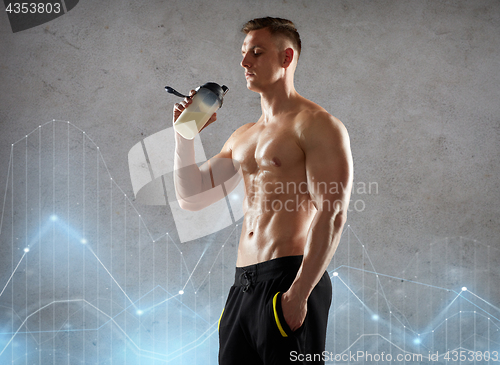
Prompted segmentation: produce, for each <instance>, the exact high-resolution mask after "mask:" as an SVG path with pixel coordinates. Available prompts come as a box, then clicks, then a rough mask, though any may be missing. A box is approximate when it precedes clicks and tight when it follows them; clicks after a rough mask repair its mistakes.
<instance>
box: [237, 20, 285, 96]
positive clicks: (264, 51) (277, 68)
mask: <svg viewBox="0 0 500 365" xmlns="http://www.w3.org/2000/svg"><path fill="white" fill-rule="evenodd" d="M241 54H242V56H243V60H242V61H241V66H242V67H243V68H244V69H245V78H246V80H247V88H248V89H250V90H252V91H256V92H260V91H264V90H265V89H266V86H269V85H272V84H273V83H274V82H276V81H277V80H279V78H280V77H281V76H282V75H283V67H281V63H280V52H279V50H278V47H277V45H276V42H275V40H274V39H273V38H272V36H271V33H270V32H269V30H267V29H265V28H264V29H259V30H252V31H251V32H249V33H248V34H247V36H246V37H245V40H244V42H243V46H242V47H241Z"/></svg>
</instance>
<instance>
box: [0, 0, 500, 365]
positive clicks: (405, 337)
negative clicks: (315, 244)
mask: <svg viewBox="0 0 500 365" xmlns="http://www.w3.org/2000/svg"><path fill="white" fill-rule="evenodd" d="M267 15H270V16H279V17H285V18H290V19H292V20H293V21H294V22H295V23H296V25H297V28H298V30H299V32H300V34H301V37H302V42H303V50H302V55H301V59H300V62H299V66H298V69H297V73H296V88H297V91H298V92H299V93H300V94H302V95H303V96H305V97H306V98H309V99H311V100H313V101H315V102H316V103H318V104H319V105H321V106H323V107H324V108H326V109H327V110H328V111H329V112H330V113H331V114H333V115H335V116H336V117H338V118H339V119H340V120H342V121H343V123H344V124H345V125H346V127H347V129H348V131H349V133H350V137H351V145H352V152H353V157H354V169H355V170H354V172H355V173H354V181H355V185H354V191H353V198H352V199H353V200H352V205H351V210H352V211H351V213H350V214H349V217H348V224H349V227H346V231H345V233H344V236H343V238H342V242H341V245H340V247H339V250H338V252H337V255H336V256H335V260H334V261H333V262H332V264H331V265H330V268H329V270H330V273H331V276H332V283H333V286H334V298H335V299H334V302H333V303H332V310H331V317H330V327H329V335H328V336H329V337H328V343H327V350H328V351H331V352H332V353H335V354H342V353H343V351H346V350H347V349H348V348H349V346H351V345H353V344H354V347H352V348H351V350H352V349H356V350H362V351H372V353H373V354H376V353H377V352H378V353H380V352H382V350H385V352H386V353H388V352H391V353H392V354H394V356H396V354H399V353H401V354H404V353H405V352H404V351H407V353H420V354H424V355H427V354H428V353H429V351H431V352H433V351H434V352H435V351H438V350H439V352H440V354H442V353H443V352H444V351H446V350H454V349H457V348H463V349H467V350H477V351H486V350H488V349H489V350H490V351H493V350H494V349H496V350H497V351H500V348H499V347H498V343H499V341H500V338H499V334H498V328H499V327H500V320H499V318H500V312H499V310H498V307H499V302H500V292H499V290H498V285H497V284H496V283H497V282H498V279H499V276H500V275H499V271H498V265H499V259H500V251H499V250H500V246H499V240H498V237H499V233H500V230H499V228H498V222H499V218H500V210H499V208H498V201H499V200H500V186H499V179H498V173H499V167H498V159H499V148H498V146H499V140H500V106H499V105H500V104H499V103H498V100H499V97H500V87H499V85H500V72H499V70H500V61H499V60H500V57H499V56H500V38H499V37H498V35H499V31H500V4H499V3H498V1H494V0H489V1H488V0H477V1H395V0H393V1H382V0H376V1H336V0H335V1H326V0H325V1H294V0H287V1H282V2H278V1H276V2H266V1H258V0H248V1H244V0H235V1H229V0H225V1H216V2H202V1H190V0H188V1H177V0H174V1H164V0H154V1H148V2H138V1H136V2H134V1H116V0H113V1H96V0H87V1H80V3H79V4H78V5H77V6H76V7H75V8H74V9H73V10H71V11H70V12H69V13H68V14H66V15H64V16H62V17H60V18H58V19H56V20H54V21H51V22H49V23H46V24H43V25H40V26H38V27H35V28H32V29H29V30H25V31H22V32H18V33H12V31H11V29H10V26H9V23H8V19H7V16H6V15H5V14H4V15H2V16H0V32H1V37H0V49H1V55H0V75H1V76H0V79H1V82H0V92H1V94H0V95H1V97H0V156H1V158H0V171H1V172H2V173H1V174H0V186H1V187H2V189H1V190H0V191H2V192H4V193H3V194H0V197H2V198H3V200H2V201H4V203H3V209H2V227H1V232H0V256H1V257H2V258H1V259H0V291H1V293H2V294H0V359H1V360H2V361H1V362H2V363H3V362H4V359H7V360H9V363H10V362H11V361H12V363H18V362H19V363H20V362H22V363H23V364H24V363H25V362H26V361H27V359H29V360H30V361H31V360H33V362H36V361H39V362H40V363H43V364H45V363H49V361H56V360H54V359H56V358H57V359H58V360H57V361H56V363H58V364H63V363H71V364H73V363H80V362H78V361H83V363H88V364H90V363H92V364H93V363H111V359H115V361H116V363H125V362H122V361H126V363H138V364H139V363H142V364H145V363H148V364H149V363H154V364H156V363H158V364H161V363H166V362H169V361H170V363H181V362H182V363H208V362H211V363H216V353H217V333H216V322H217V319H218V316H219V314H220V311H221V310H222V306H223V303H224V298H225V295H226V292H227V289H228V285H230V283H231V280H232V275H233V267H234V263H235V257H236V245H237V242H238V229H239V228H238V226H237V225H236V224H231V225H230V226H229V227H228V228H226V229H224V230H221V231H219V232H217V233H214V234H212V235H210V236H208V237H205V238H203V239H199V240H195V241H192V242H188V243H182V244H181V243H180V242H179V237H178V235H177V231H176V226H175V224H174V219H173V216H172V212H171V211H170V209H169V208H168V207H151V206H149V207H148V206H142V205H138V204H134V200H133V192H132V185H131V182H130V176H129V169H128V163H127V154H128V151H129V150H130V148H131V147H132V146H133V145H135V144H136V143H138V142H140V141H141V140H142V139H144V138H145V137H147V136H150V135H152V134H154V133H156V132H158V131H160V130H163V129H165V128H168V127H169V126H170V125H171V108H172V105H173V103H174V102H176V101H177V99H176V98H175V97H174V96H172V95H169V94H167V93H166V92H165V91H164V90H163V87H164V86H165V85H167V84H168V85H171V86H173V87H175V88H177V89H178V90H180V91H185V92H187V91H188V90H189V89H191V88H193V87H196V86H198V85H200V84H203V83H205V82H207V81H216V82H219V83H220V84H226V85H228V86H229V87H230V92H229V93H228V94H227V96H226V99H225V102H224V106H223V108H222V109H221V110H220V112H219V113H218V121H217V123H216V124H214V125H212V126H211V127H210V128H209V129H207V130H205V131H204V132H203V133H202V135H201V141H202V144H203V147H204V149H205V153H206V155H207V157H211V156H213V155H215V154H216V153H217V152H218V151H219V150H220V148H221V147H222V145H223V143H224V142H225V140H226V139H227V138H228V137H229V136H230V135H231V133H232V132H233V131H234V130H235V129H236V128H238V127H239V126H240V125H242V124H244V123H248V122H252V121H255V120H256V119H257V118H258V117H259V115H260V114H259V113H260V104H259V96H258V95H256V94H253V93H252V92H250V91H248V90H247V89H246V87H245V82H244V75H243V69H242V68H241V66H240V65H239V62H240V61H241V54H240V47H241V43H242V41H243V38H244V35H243V34H242V33H240V32H239V29H240V28H241V26H242V25H243V24H244V23H245V22H246V21H247V20H248V19H251V18H254V17H259V16H267ZM54 119H55V120H57V121H56V122H52V121H53V120H54ZM60 121H64V122H60ZM66 121H69V122H70V123H67V122H66ZM39 126H42V127H39ZM83 132H85V133H83ZM27 135H28V137H25V136H27ZM97 147H99V148H97ZM110 177H112V179H113V180H112V182H110V181H111V180H110ZM105 181H106V182H105ZM370 183H371V185H370ZM4 187H5V190H3V189H4ZM369 187H371V191H370V190H369ZM125 195H126V197H125ZM85 204H86V209H85V210H82V209H83V208H82V207H83V205H85ZM33 212H35V213H33ZM52 214H56V215H58V219H59V220H58V221H57V222H55V221H54V220H55V218H54V220H53V221H51V222H52V223H47V224H51V225H50V226H47V227H46V222H49V221H50V220H49V217H50V216H51V215H52ZM139 215H140V216H139ZM42 231H43V232H44V235H45V236H43V237H42V238H40V237H41V236H42V235H41V234H38V233H37V232H42ZM78 232H79V233H78ZM82 232H86V233H82ZM124 232H126V233H127V232H128V233H127V234H124ZM167 232H168V235H166V233H167ZM84 236H85V237H90V236H93V237H94V240H93V241H92V240H90V238H89V242H88V245H87V246H86V247H85V248H81V247H79V248H73V246H72V245H73V243H72V241H73V240H81V238H82V237H84ZM45 241H46V242H45ZM60 242H63V247H62V248H61V247H59V246H58V244H60ZM30 245H31V246H30ZM27 246H30V251H29V252H23V248H25V247H27ZM127 250H128V251H127ZM181 251H182V252H181ZM23 254H24V256H23ZM97 258H99V259H100V260H101V262H99V261H97ZM18 264H19V266H17V265H18ZM334 272H335V273H338V276H334V275H333V273H334ZM13 273H14V274H13ZM374 273H378V274H380V275H379V276H377V275H376V274H374ZM382 274H384V275H385V276H384V275H382ZM112 278H114V279H115V280H113V279H112ZM207 278H208V279H207ZM340 278H342V281H340ZM463 286H466V287H467V289H468V290H467V291H462V290H461V288H462V287H463ZM348 288H349V289H351V290H352V291H350V290H349V289H348ZM2 289H3V291H2ZM179 290H184V292H185V294H184V296H180V295H178V294H177V293H178V291H179ZM473 293H474V294H475V295H476V296H474V294H473ZM200 295H203V297H202V298H200ZM146 297H147V299H144V298H146ZM455 297H457V299H456V300H454V298H455ZM140 298H143V299H142V300H146V302H147V303H140V300H141V299H140ZM169 298H170V299H169ZM197 298H200V299H197ZM485 301H487V302H489V303H491V304H493V305H494V306H491V305H489V304H488V303H486V302H485ZM174 302H175V304H173V303H174ZM450 303H452V304H451V305H450ZM495 306H496V307H495ZM140 308H148V310H149V312H148V314H147V315H146V313H143V314H144V316H141V312H139V314H137V311H138V310H142V309H140ZM160 308H161V309H160ZM445 319H448V321H449V322H448V321H447V322H446V326H443V325H442V323H443V321H444V320H445ZM452 321H453V323H452ZM448 323H449V325H448ZM214 324H215V327H214ZM432 331H435V332H432ZM437 332H439V335H435V333H437ZM177 334H178V335H177ZM373 334H375V335H373ZM419 334H420V336H419ZM369 335H370V336H369ZM371 335H373V336H371ZM184 346H185V347H184ZM403 350H404V351H403ZM148 351H149V352H148ZM347 351H348V350H347ZM25 352H26V353H27V355H25ZM124 356H125V360H122V358H123V357H124ZM499 356H500V355H499ZM82 359H83V360H82ZM207 359H209V360H207ZM440 360H443V358H442V357H441V358H440ZM50 363H51V362H50Z"/></svg>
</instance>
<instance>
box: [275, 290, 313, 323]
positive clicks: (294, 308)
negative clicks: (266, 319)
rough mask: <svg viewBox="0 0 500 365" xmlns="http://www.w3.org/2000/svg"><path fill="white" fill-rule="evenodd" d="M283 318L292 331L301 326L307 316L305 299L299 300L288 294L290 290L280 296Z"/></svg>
mask: <svg viewBox="0 0 500 365" xmlns="http://www.w3.org/2000/svg"><path fill="white" fill-rule="evenodd" d="M281 309H282V310H283V317H285V321H286V323H287V324H288V327H290V329H291V330H292V331H295V330H297V329H299V328H300V326H302V324H303V323H304V320H305V318H306V314H307V299H306V300H304V299H299V298H297V297H293V295H291V294H290V290H289V291H287V292H285V293H283V295H282V296H281Z"/></svg>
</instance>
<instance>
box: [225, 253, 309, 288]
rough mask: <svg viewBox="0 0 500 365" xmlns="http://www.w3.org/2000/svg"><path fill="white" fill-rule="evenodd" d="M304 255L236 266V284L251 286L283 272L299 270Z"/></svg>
mask: <svg viewBox="0 0 500 365" xmlns="http://www.w3.org/2000/svg"><path fill="white" fill-rule="evenodd" d="M302 258H303V256H302V255H301V256H285V257H279V258H277V259H272V260H269V261H264V262H259V263H258V264H254V265H249V266H242V267H236V273H235V275H234V286H244V287H247V288H248V287H249V285H250V284H251V283H258V282H261V281H267V280H271V279H274V278H276V277H278V276H279V275H282V274H283V273H287V272H293V271H295V272H296V271H297V270H298V269H299V267H300V265H301V264H302Z"/></svg>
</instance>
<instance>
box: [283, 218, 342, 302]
mask: <svg viewBox="0 0 500 365" xmlns="http://www.w3.org/2000/svg"><path fill="white" fill-rule="evenodd" d="M345 219H346V218H345V212H343V211H335V212H329V211H318V212H317V213H316V216H315V217H314V220H313V222H312V223H311V227H310V229H309V233H308V236H307V243H306V246H305V248H304V257H303V260H302V265H301V267H300V269H299V271H298V272H297V275H296V277H295V280H294V282H293V284H292V286H291V287H290V290H289V293H290V295H291V296H295V297H296V298H297V299H299V300H307V298H309V295H310V294H311V292H312V290H313V289H314V287H315V286H316V284H317V283H318V282H319V280H320V279H321V277H322V276H323V274H324V272H325V270H326V268H327V267H328V265H329V264H330V261H331V260H332V257H333V254H334V253H335V251H336V249H337V246H338V244H339V241H340V237H341V235H342V229H343V227H344V223H345Z"/></svg>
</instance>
